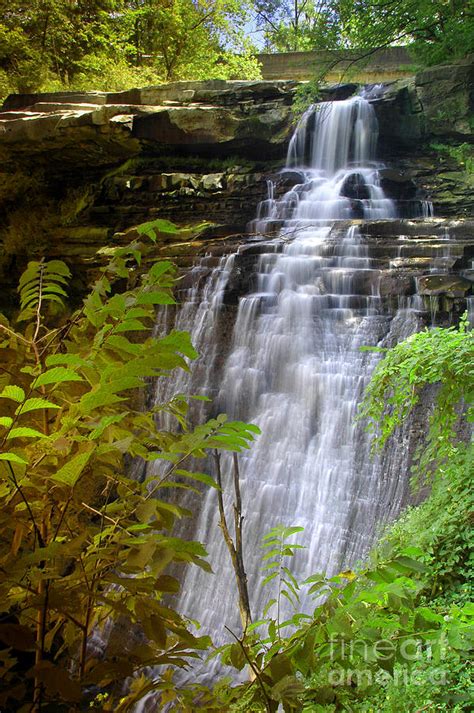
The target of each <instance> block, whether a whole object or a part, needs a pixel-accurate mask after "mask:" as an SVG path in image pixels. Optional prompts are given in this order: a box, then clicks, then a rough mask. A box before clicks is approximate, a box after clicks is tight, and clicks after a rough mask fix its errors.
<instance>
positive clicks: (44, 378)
mask: <svg viewBox="0 0 474 713" xmlns="http://www.w3.org/2000/svg"><path fill="white" fill-rule="evenodd" d="M65 381H83V378H82V376H79V374H77V373H76V372H75V371H73V370H72V369H66V368H65V367H64V366H55V367H53V368H52V369H48V371H45V372H43V374H40V375H39V376H38V377H37V378H36V379H35V380H34V381H33V383H32V385H31V386H32V388H33V389H37V388H38V387H40V386H47V385H48V384H56V385H57V384H62V383H63V382H65Z"/></svg>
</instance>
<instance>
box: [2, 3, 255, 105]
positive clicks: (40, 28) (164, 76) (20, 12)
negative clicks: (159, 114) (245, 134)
mask: <svg viewBox="0 0 474 713" xmlns="http://www.w3.org/2000/svg"><path fill="white" fill-rule="evenodd" d="M247 11H248V5H247V3H240V2H237V0H199V2H193V0H143V1H142V0H90V1H89V2H80V1H74V2H70V1H69V0H48V2H39V1H38V0H35V1H34V2H27V1H26V0H13V1H10V0H0V17H1V20H0V97H3V96H6V95H7V94H8V93H9V92H32V91H57V90H60V89H63V88H69V89H76V90H82V89H91V88H93V89H103V90H109V91H113V90H119V89H126V88H129V87H132V86H137V85H143V84H150V83H155V84H156V83H159V82H163V81H169V80H171V79H201V78H257V77H259V76H260V70H259V66H258V63H257V62H256V60H255V57H254V48H253V47H252V46H251V44H250V43H249V41H248V40H246V39H245V37H244V34H243V27H244V25H245V22H246V21H247V19H248V17H247Z"/></svg>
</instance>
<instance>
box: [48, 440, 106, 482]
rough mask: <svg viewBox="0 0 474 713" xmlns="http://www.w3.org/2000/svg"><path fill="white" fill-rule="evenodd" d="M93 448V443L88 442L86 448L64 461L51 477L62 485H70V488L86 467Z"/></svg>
mask: <svg viewBox="0 0 474 713" xmlns="http://www.w3.org/2000/svg"><path fill="white" fill-rule="evenodd" d="M94 449H95V445H93V444H88V450H87V451H83V452H82V453H79V454H78V455H76V456H74V458H72V459H71V460H70V461H68V462H67V463H66V465H64V466H63V467H62V468H60V469H59V470H58V471H57V472H56V473H55V474H54V475H52V476H51V477H52V479H53V480H56V481H57V482H58V483H63V484H64V485H70V486H71V488H72V487H73V486H74V485H75V484H76V483H77V481H78V480H79V476H80V475H81V473H82V471H83V470H84V468H85V467H86V465H87V463H88V462H89V459H90V457H91V455H92V453H93V451H94Z"/></svg>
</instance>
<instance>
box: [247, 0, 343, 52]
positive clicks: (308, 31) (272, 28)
mask: <svg viewBox="0 0 474 713" xmlns="http://www.w3.org/2000/svg"><path fill="white" fill-rule="evenodd" d="M255 10H256V12H257V23H258V25H259V26H260V27H262V29H263V31H264V36H265V43H266V49H267V50H270V51H276V52H291V51H306V50H313V49H316V50H321V49H333V48H335V47H339V46H340V45H341V41H342V36H341V29H342V27H341V23H340V18H339V7H338V3H337V2H334V0H325V2H321V1H320V0H292V1H291V2H288V0H277V2H274V1H273V2H268V1H267V0H256V1H255Z"/></svg>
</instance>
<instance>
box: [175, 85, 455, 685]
mask: <svg viewBox="0 0 474 713" xmlns="http://www.w3.org/2000/svg"><path fill="white" fill-rule="evenodd" d="M377 131H378V124H377V119H376V115H375V112H374V109H373V107H372V106H371V104H370V103H369V102H368V101H367V100H366V99H364V98H363V97H360V96H357V97H353V98H351V99H347V100H344V101H338V102H327V103H322V104H318V105H316V106H315V107H312V108H311V109H310V110H309V111H308V112H307V113H306V114H305V115H304V116H303V118H302V120H301V121H300V123H299V125H298V127H297V129H296V131H295V133H294V135H293V137H292V139H291V142H290V145H289V150H288V158H287V166H286V168H285V169H284V170H283V171H282V174H281V176H282V183H283V185H285V186H286V192H285V193H284V194H283V195H282V196H281V197H279V198H278V197H277V192H276V188H275V186H276V185H277V184H278V176H276V177H275V181H272V180H269V182H268V196H267V198H266V200H264V201H262V203H261V204H260V206H259V209H258V214H257V217H256V219H255V220H254V221H252V222H251V224H250V226H249V230H250V232H251V234H252V235H253V238H252V240H250V241H248V242H247V243H246V244H244V245H242V246H241V247H240V248H239V249H238V250H237V252H235V253H234V254H231V255H230V256H228V257H223V258H221V260H220V261H219V263H218V264H217V265H216V266H215V267H214V269H212V264H213V263H212V261H211V258H209V257H207V258H205V259H203V260H202V261H201V262H200V263H199V264H197V265H196V267H194V268H193V277H192V284H193V288H192V289H191V290H189V291H187V292H186V291H183V292H182V293H181V295H182V297H183V301H184V304H183V308H182V310H181V312H180V313H179V314H178V317H177V326H178V327H179V328H184V329H189V330H190V331H191V332H192V338H193V341H194V343H195V344H196V346H197V349H198V351H199V352H200V353H201V355H202V356H201V358H200V359H199V361H198V363H197V365H196V366H195V367H194V368H193V370H192V372H191V374H188V375H184V376H183V377H182V379H181V380H180V382H179V383H178V384H175V385H174V386H173V388H174V389H175V390H176V391H178V392H182V391H190V392H196V390H197V391H198V392H199V393H201V394H202V395H205V396H208V397H211V398H213V399H214V404H213V407H212V408H213V410H214V411H215V412H219V411H224V412H226V413H227V414H228V415H229V416H230V417H231V418H238V419H242V420H246V421H251V422H253V423H256V424H257V425H258V426H259V427H260V428H261V430H262V435H261V436H260V437H259V438H258V439H257V441H256V443H255V445H254V446H253V447H252V449H251V450H250V451H249V452H248V453H246V454H244V455H242V456H241V458H240V461H241V466H240V468H241V479H242V482H241V488H242V493H243V508H244V513H245V520H244V536H245V564H246V569H247V573H248V577H249V583H250V587H249V588H250V592H251V598H252V608H253V612H254V615H255V617H256V618H259V617H260V615H261V613H262V610H263V607H264V605H265V603H266V602H267V601H268V600H269V599H270V598H271V597H272V596H274V592H272V590H271V587H266V588H265V587H262V578H263V577H262V574H261V571H260V568H261V555H262V551H261V546H260V543H261V540H262V537H263V536H264V535H265V534H266V533H267V532H268V530H269V529H270V528H271V527H273V526H275V525H278V524H284V525H299V526H303V527H304V534H303V535H302V536H301V537H300V540H299V541H300V543H301V544H303V545H304V546H305V548H306V549H304V550H302V551H301V554H300V555H299V557H298V558H297V559H296V560H295V563H294V565H295V574H296V576H297V578H302V577H305V576H308V575H310V574H312V573H314V572H318V571H325V572H329V573H334V572H335V571H337V570H339V569H341V568H344V567H349V566H351V565H353V564H354V562H356V561H357V560H358V559H360V558H362V557H363V556H364V555H365V554H366V553H367V550H368V549H369V547H370V546H371V545H372V543H373V542H374V538H375V536H376V534H377V531H378V528H379V527H380V526H381V523H382V522H384V521H387V520H389V519H391V518H392V517H394V516H395V515H396V514H397V513H398V512H399V510H400V508H401V506H402V504H403V503H404V502H406V498H407V494H408V480H409V477H408V474H409V464H410V458H411V452H412V448H413V445H414V442H415V441H416V433H417V430H419V428H417V426H416V423H412V424H411V429H410V428H409V427H405V428H404V429H403V432H402V433H401V434H400V441H399V443H398V447H397V450H396V452H395V451H393V450H387V452H385V453H384V454H382V455H380V456H378V457H371V455H370V438H369V436H368V434H367V433H366V432H365V430H364V425H363V424H362V423H360V422H358V421H357V420H356V414H357V404H358V402H359V401H360V399H361V396H362V393H363V390H364V387H365V386H366V384H367V383H368V380H369V378H370V374H371V371H372V369H373V367H374V365H375V364H376V362H377V361H378V359H379V355H378V354H377V353H374V352H373V351H363V350H361V347H364V346H376V345H380V346H390V345H393V344H394V343H396V342H398V341H399V340H400V339H403V338H405V337H406V336H408V335H409V334H411V333H412V332H414V331H416V330H418V329H420V328H421V327H422V326H423V325H424V324H426V321H427V313H426V309H427V307H426V305H425V304H424V303H423V298H424V296H426V295H427V288H426V286H425V284H426V283H425V282H420V283H419V284H420V285H423V289H420V290H419V293H417V282H416V280H415V278H414V277H413V273H414V270H413V268H414V266H413V264H410V265H409V267H408V269H404V268H405V267H406V265H405V264H404V263H403V260H406V259H409V258H408V257H406V253H405V252H404V251H405V250H407V249H408V248H409V246H410V245H411V246H413V242H412V236H415V241H416V240H417V236H419V240H418V245H417V246H416V247H415V252H416V251H418V252H417V254H418V253H419V252H420V251H421V252H423V250H422V248H420V245H419V243H423V234H424V233H426V231H427V230H428V231H430V232H431V233H434V235H431V236H430V241H431V242H430V244H429V247H428V248H427V252H428V255H427V257H426V260H427V262H426V263H424V264H423V268H424V269H425V270H426V268H428V269H429V270H430V271H433V270H434V271H436V272H439V273H442V274H444V276H445V277H446V274H445V273H447V272H448V270H449V269H450V268H451V267H452V266H453V265H454V263H455V262H456V260H457V259H458V258H459V256H464V248H463V243H462V235H461V236H459V237H458V239H457V242H456V240H454V243H455V247H453V251H454V252H453V253H452V254H451V253H450V252H449V247H448V249H447V250H446V245H448V246H449V243H450V240H449V235H448V237H446V233H445V228H444V226H443V227H442V228H440V227H439V225H438V224H436V222H435V221H434V219H432V218H429V216H430V215H431V206H430V205H429V204H428V203H426V202H425V201H423V200H420V199H417V198H415V194H414V192H413V191H411V192H410V193H409V195H408V196H406V195H404V194H403V192H402V193H401V197H400V198H399V199H398V200H392V199H390V198H388V197H387V195H386V194H385V192H384V189H383V177H385V180H387V169H386V168H385V167H384V165H383V164H381V163H380V162H377V161H376V159H375V150H376V146H377ZM395 181H396V178H395ZM407 214H408V215H411V217H412V218H419V219H423V217H424V220H420V221H419V222H417V221H416V220H415V221H413V220H410V221H408V220H405V221H403V220H396V218H397V216H399V215H404V216H406V215H407ZM458 228H459V226H453V231H454V232H455V230H458ZM390 231H392V233H393V237H390ZM403 231H404V232H406V233H407V235H406V236H403ZM371 232H372V235H373V236H378V237H377V238H375V239H374V237H372V236H371ZM454 232H453V235H454ZM458 232H459V230H458ZM460 232H461V233H462V228H461V230H460ZM410 233H411V235H410ZM379 235H380V236H385V239H384V238H382V240H380V237H379ZM435 242H436V246H435V247H433V245H434V243H435ZM439 244H442V245H441V247H440V248H438V245H439ZM456 251H457V252H456ZM408 254H409V251H408ZM390 260H392V261H393V265H392V263H390V269H387V267H389V265H388V264H387V263H388V262H389V261H390ZM397 260H398V261H399V262H398V263H397ZM443 260H444V262H443ZM214 264H215V260H214ZM382 268H383V269H382ZM202 275H204V276H206V275H207V278H206V277H204V288H203V289H202V288H201V289H200V288H199V287H198V285H199V283H200V280H201V277H200V276H202ZM437 279H438V281H439V280H440V279H441V281H442V277H439V276H437ZM455 282H456V281H453V280H447V283H449V285H448V288H449V290H448V291H447V292H446V296H447V297H450V298H452V299H455V298H457V297H459V296H461V297H462V295H460V293H459V291H456V290H455V288H454V287H453V285H454V283H455ZM461 282H462V284H463V285H464V282H468V281H467V280H465V281H464V280H463V279H462V278H461V280H459V279H458V282H456V285H457V284H460V283H461ZM440 289H442V288H440ZM451 307H452V305H451ZM232 324H233V328H232ZM224 325H225V328H224ZM229 325H230V326H229ZM231 329H232V332H231ZM230 332H231V333H230ZM202 408H203V407H202V405H200V406H199V407H198V410H200V411H201V413H200V415H202ZM229 472H230V471H229ZM228 499H229V502H228V505H229V507H230V506H231V505H230V496H229V498H228ZM197 507H199V508H200V513H199V517H198V520H197V523H196V527H195V530H194V532H193V536H194V537H195V538H196V539H198V540H200V541H203V542H205V543H206V546H208V548H209V551H210V561H211V564H212V565H213V568H214V570H215V572H216V574H215V576H213V577H209V576H208V575H202V574H201V573H200V572H198V571H197V570H191V569H190V570H189V571H188V573H187V575H186V578H185V581H184V584H183V588H182V594H181V596H180V600H179V607H180V609H181V610H182V612H183V613H184V614H186V615H188V616H190V617H192V618H196V619H197V620H199V621H200V622H201V624H202V625H203V628H204V630H206V631H211V632H212V633H213V635H214V637H215V639H216V641H217V642H219V641H221V640H222V638H223V630H224V625H227V626H228V627H230V628H231V629H233V630H237V629H238V616H237V606H236V601H235V600H236V587H235V584H234V582H233V574H232V571H231V569H230V561H229V558H228V553H227V551H226V549H225V546H224V542H223V539H222V536H221V533H220V530H219V527H218V513H217V504H216V498H215V493H212V492H209V493H207V494H205V495H204V497H203V502H202V504H200V505H198V506H197ZM292 567H293V564H292ZM284 609H285V611H282V617H283V618H284V616H285V613H288V609H287V608H284ZM197 675H199V672H197V671H196V670H194V671H193V674H192V676H193V677H195V676H197ZM202 675H203V676H204V677H209V676H212V670H211V669H210V668H209V666H208V665H207V666H206V670H205V671H203V672H202Z"/></svg>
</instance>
